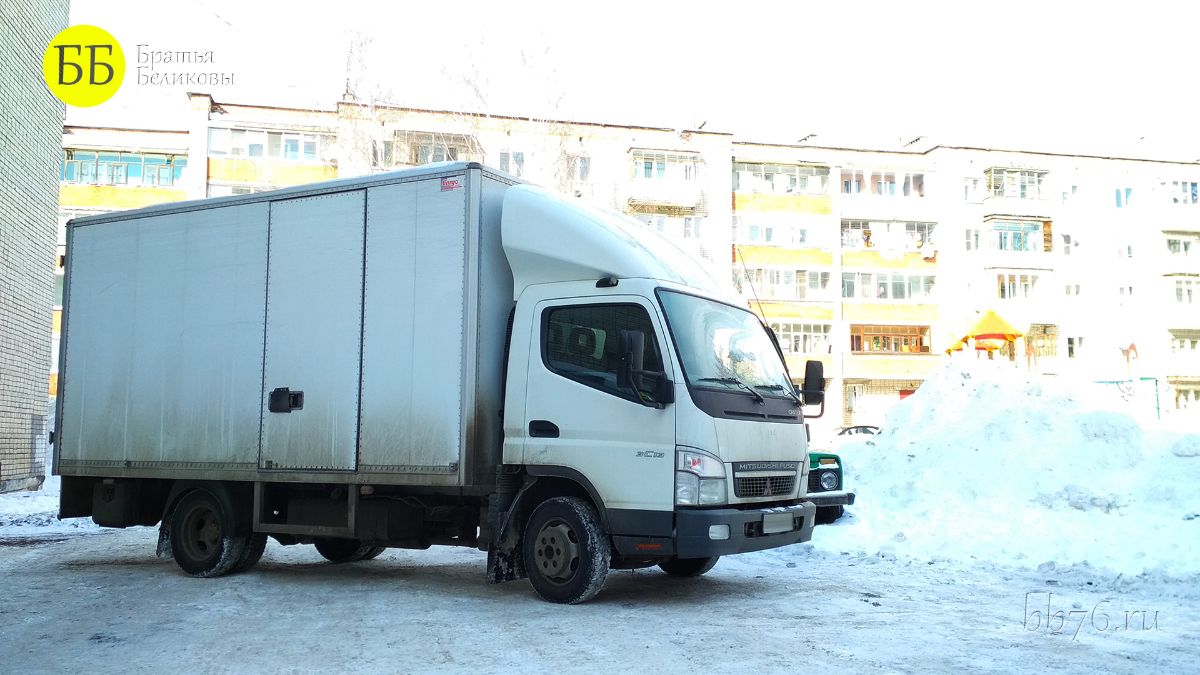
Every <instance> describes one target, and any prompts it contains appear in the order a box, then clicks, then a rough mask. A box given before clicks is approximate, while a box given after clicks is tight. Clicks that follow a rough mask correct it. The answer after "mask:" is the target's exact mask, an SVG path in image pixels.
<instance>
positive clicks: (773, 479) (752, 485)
mask: <svg viewBox="0 0 1200 675" xmlns="http://www.w3.org/2000/svg"><path fill="white" fill-rule="evenodd" d="M795 486H796V476H794V475H792V476H755V477H754V478H734V479H733V494H734V496H736V497H738V498H740V499H747V498H750V497H773V496H774V497H780V496H787V495H790V494H791V493H792V489H793V488H795Z"/></svg>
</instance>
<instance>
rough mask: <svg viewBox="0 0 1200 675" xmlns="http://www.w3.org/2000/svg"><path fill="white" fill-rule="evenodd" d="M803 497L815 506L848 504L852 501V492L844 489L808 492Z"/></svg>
mask: <svg viewBox="0 0 1200 675" xmlns="http://www.w3.org/2000/svg"><path fill="white" fill-rule="evenodd" d="M804 498H805V499H807V500H808V501H810V502H812V503H813V504H816V505H817V506H849V505H851V504H853V503H854V493H853V492H846V491H845V490H834V491H833V492H810V493H808V494H807V495H805V496H804Z"/></svg>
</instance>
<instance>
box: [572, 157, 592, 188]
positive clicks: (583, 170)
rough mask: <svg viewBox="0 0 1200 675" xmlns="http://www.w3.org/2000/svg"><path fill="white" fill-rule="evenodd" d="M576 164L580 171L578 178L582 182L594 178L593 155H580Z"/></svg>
mask: <svg viewBox="0 0 1200 675" xmlns="http://www.w3.org/2000/svg"><path fill="white" fill-rule="evenodd" d="M575 166H576V168H577V169H578V172H579V173H578V174H577V176H578V178H577V180H579V181H580V182H582V183H586V182H588V181H589V180H591V179H592V158H591V157H588V156H587V155H582V156H580V157H579V158H578V161H577V162H576V163H575Z"/></svg>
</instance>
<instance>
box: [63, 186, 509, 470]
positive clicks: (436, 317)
mask: <svg viewBox="0 0 1200 675" xmlns="http://www.w3.org/2000/svg"><path fill="white" fill-rule="evenodd" d="M513 182H514V181H513V179H512V178H511V177H508V176H505V175H503V174H498V173H493V172H491V171H489V170H485V169H483V168H482V167H481V166H479V165H478V164H473V163H453V164H440V165H431V166H427V167H421V168H417V169H410V170H404V171H396V172H390V173H385V174H377V175H373V176H368V177H363V178H355V179H347V180H340V181H333V182H328V183H320V184H316V185H309V186H303V187H300V188H292V189H285V190H278V191H274V192H265V193H259V194H254V195H245V196H236V197H229V198H221V199H208V200H204V201H201V202H183V203H177V204H169V205H164V206H157V207H151V208H145V209H139V210H136V211H127V212H121V213H114V214H107V215H100V216H92V217H87V218H78V219H75V220H72V221H71V222H70V223H69V224H68V227H67V261H66V292H65V296H66V297H65V300H64V311H63V338H62V345H63V346H62V349H61V354H60V373H61V384H60V391H61V396H60V397H59V401H58V406H59V409H58V430H57V438H58V448H57V452H56V453H55V461H56V471H57V472H58V473H61V474H63V475H79V476H106V477H145V478H155V477H171V478H178V477H193V478H197V479H221V480H258V481H306V480H321V481H325V482H347V483H354V482H364V483H365V482H372V483H391V484H412V485H446V486H472V485H484V484H487V483H488V482H490V481H491V480H493V475H494V470H495V466H496V464H497V463H498V462H499V461H500V446H501V439H500V433H501V432H500V428H501V427H500V419H499V412H500V408H501V400H502V396H501V392H502V384H503V375H502V372H501V368H502V362H503V353H504V343H505V326H506V323H507V319H508V313H509V311H510V308H511V307H512V304H513V297H512V293H513V281H512V273H511V271H510V269H509V266H508V261H507V260H506V258H505V255H504V251H503V249H502V247H501V242H500V212H501V205H502V200H503V195H504V192H505V190H506V189H507V187H508V186H509V185H511V184H512V183H513Z"/></svg>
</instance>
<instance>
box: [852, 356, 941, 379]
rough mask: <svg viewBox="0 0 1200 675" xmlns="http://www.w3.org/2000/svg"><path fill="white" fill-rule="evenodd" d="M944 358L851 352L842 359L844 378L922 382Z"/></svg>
mask: <svg viewBox="0 0 1200 675" xmlns="http://www.w3.org/2000/svg"><path fill="white" fill-rule="evenodd" d="M943 358H944V357H943V356H942V355H941V354H934V353H932V352H925V353H920V352H918V353H908V354H894V353H864V352H851V353H848V354H845V355H843V357H842V373H843V376H844V377H847V378H855V379H895V380H921V379H925V378H926V377H928V376H929V374H930V373H931V372H933V369H934V368H937V367H938V365H940V364H941V363H942V359H943Z"/></svg>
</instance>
